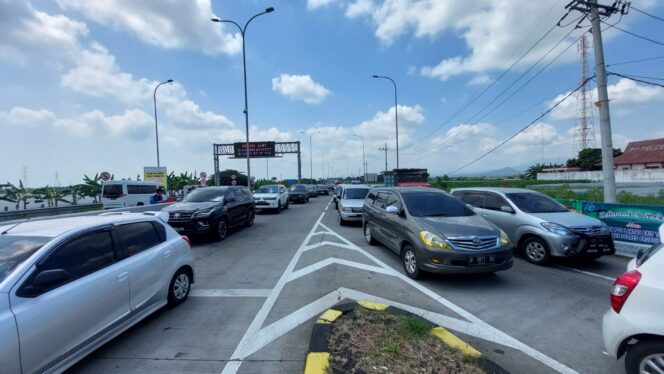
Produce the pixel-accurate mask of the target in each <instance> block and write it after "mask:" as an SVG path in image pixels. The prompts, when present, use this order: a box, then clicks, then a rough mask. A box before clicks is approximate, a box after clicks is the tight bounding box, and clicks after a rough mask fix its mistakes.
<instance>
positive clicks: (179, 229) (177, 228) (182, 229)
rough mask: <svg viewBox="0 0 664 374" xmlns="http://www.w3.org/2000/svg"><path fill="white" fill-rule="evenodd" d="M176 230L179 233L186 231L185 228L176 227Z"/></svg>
mask: <svg viewBox="0 0 664 374" xmlns="http://www.w3.org/2000/svg"><path fill="white" fill-rule="evenodd" d="M174 228H175V231H177V232H183V231H184V227H174Z"/></svg>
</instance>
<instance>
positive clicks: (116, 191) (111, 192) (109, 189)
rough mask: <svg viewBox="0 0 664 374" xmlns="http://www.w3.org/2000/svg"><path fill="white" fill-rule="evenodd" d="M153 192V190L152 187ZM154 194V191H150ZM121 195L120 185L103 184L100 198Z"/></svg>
mask: <svg viewBox="0 0 664 374" xmlns="http://www.w3.org/2000/svg"><path fill="white" fill-rule="evenodd" d="M152 189H153V190H154V189H155V188H154V187H152ZM152 192H154V191H152ZM120 195H122V185H121V184H105V185H104V190H103V193H102V196H120Z"/></svg>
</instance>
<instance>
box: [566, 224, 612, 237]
mask: <svg viewBox="0 0 664 374" xmlns="http://www.w3.org/2000/svg"><path fill="white" fill-rule="evenodd" d="M569 229H570V230H572V231H574V232H576V233H579V234H586V235H601V234H605V232H604V229H603V228H602V226H577V227H570V228H569Z"/></svg>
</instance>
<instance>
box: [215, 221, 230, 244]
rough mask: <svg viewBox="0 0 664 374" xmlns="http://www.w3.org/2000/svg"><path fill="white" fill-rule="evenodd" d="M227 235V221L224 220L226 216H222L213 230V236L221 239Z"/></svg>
mask: <svg viewBox="0 0 664 374" xmlns="http://www.w3.org/2000/svg"><path fill="white" fill-rule="evenodd" d="M227 235H228V222H227V221H226V218H222V219H220V220H219V222H217V230H216V231H215V232H214V238H215V239H217V240H219V241H222V240H224V239H226V236H227Z"/></svg>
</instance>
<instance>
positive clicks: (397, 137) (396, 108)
mask: <svg viewBox="0 0 664 374" xmlns="http://www.w3.org/2000/svg"><path fill="white" fill-rule="evenodd" d="M373 77H374V78H383V79H389V80H390V82H392V84H393V85H394V123H395V124H396V142H397V169H398V168H399V113H398V110H399V109H398V108H399V101H398V100H397V84H396V83H395V82H394V80H393V79H392V78H390V77H386V76H382V75H374V76H373Z"/></svg>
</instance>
